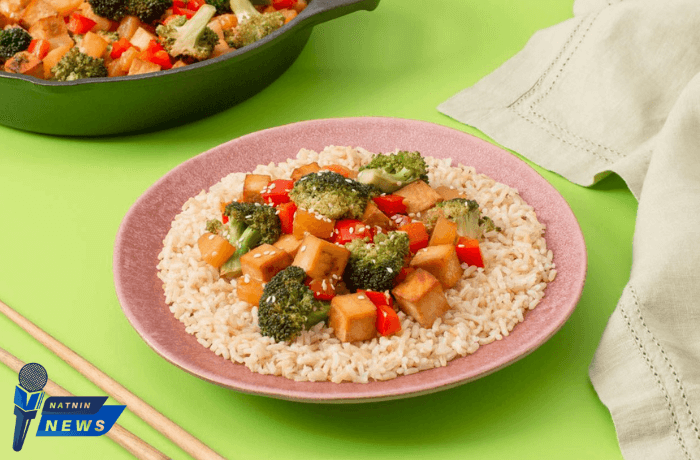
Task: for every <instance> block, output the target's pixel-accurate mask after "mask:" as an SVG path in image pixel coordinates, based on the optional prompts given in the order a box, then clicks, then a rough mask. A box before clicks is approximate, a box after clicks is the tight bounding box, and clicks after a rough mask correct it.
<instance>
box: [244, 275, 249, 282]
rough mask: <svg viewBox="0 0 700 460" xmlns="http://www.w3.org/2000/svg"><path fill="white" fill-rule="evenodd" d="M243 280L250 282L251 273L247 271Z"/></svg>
mask: <svg viewBox="0 0 700 460" xmlns="http://www.w3.org/2000/svg"><path fill="white" fill-rule="evenodd" d="M243 281H244V282H246V283H250V275H249V274H247V273H246V274H245V276H244V277H243Z"/></svg>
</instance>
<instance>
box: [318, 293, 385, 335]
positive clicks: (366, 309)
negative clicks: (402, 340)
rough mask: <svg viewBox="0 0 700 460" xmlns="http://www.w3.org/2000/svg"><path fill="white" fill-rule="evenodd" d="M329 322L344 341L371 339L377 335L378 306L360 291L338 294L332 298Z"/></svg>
mask: <svg viewBox="0 0 700 460" xmlns="http://www.w3.org/2000/svg"><path fill="white" fill-rule="evenodd" d="M328 323H329V325H330V327H332V328H333V332H335V335H336V337H338V338H339V339H340V340H341V341H342V342H355V341H359V340H369V339H371V338H373V337H375V336H376V335H377V327H376V323H377V307H376V306H375V305H374V303H372V301H371V300H369V299H368V298H367V296H365V295H362V294H359V293H358V294H348V295H337V296H335V297H333V300H331V311H330V313H329V321H328Z"/></svg>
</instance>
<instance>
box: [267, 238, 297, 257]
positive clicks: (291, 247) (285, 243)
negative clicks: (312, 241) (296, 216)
mask: <svg viewBox="0 0 700 460" xmlns="http://www.w3.org/2000/svg"><path fill="white" fill-rule="evenodd" d="M273 246H274V247H276V248H280V249H281V250H283V251H287V253H288V254H289V255H290V256H292V257H294V256H296V255H297V251H298V250H299V247H300V246H301V240H298V239H296V238H295V237H294V235H290V234H284V235H282V236H280V239H279V240H277V241H276V242H275V244H273Z"/></svg>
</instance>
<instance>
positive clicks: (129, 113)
mask: <svg viewBox="0 0 700 460" xmlns="http://www.w3.org/2000/svg"><path fill="white" fill-rule="evenodd" d="M378 4H379V0H312V1H310V2H309V6H308V7H306V8H305V9H304V10H303V11H302V12H301V13H300V14H299V15H298V16H297V17H296V18H294V20H292V21H291V22H290V23H289V24H286V25H285V26H284V27H282V28H281V29H279V30H277V31H276V32H274V33H272V34H270V35H268V36H267V37H265V38H264V39H262V40H260V41H258V42H256V43H254V44H252V45H249V46H246V47H245V48H241V49H239V50H236V51H233V52H231V53H227V54H225V55H223V56H219V57H217V58H214V59H209V60H206V61H203V62H200V63H197V64H192V65H189V66H186V67H181V68H179V69H175V70H168V71H161V72H154V73H149V74H143V75H133V76H125V77H112V78H94V79H89V80H77V81H71V82H55V81H48V80H40V79H37V78H34V77H29V76H25V75H19V74H12V73H6V72H0V124H3V125H7V126H11V127H13V128H19V129H22V130H26V131H34V132H39V133H45V134H60V135H71V136H97V135H105V134H117V133H124V132H129V131H141V130H145V129H148V128H152V127H154V126H158V125H172V124H174V123H178V122H185V121H192V120H195V119H197V118H201V117H204V116H207V115H211V114H213V113H215V112H217V111H220V110H223V109H225V108H227V107H230V106H232V105H234V104H237V103H239V102H241V101H243V100H244V99H247V98H248V97H250V96H252V95H253V94H255V93H257V92H259V91H260V90H262V89H263V88H265V87H266V86H267V85H269V84H270V83H272V82H273V81H274V80H275V79H276V78H277V77H279V76H280V75H281V74H282V73H283V72H284V71H285V70H287V68H288V67H289V66H290V65H291V64H292V63H293V62H294V60H295V59H296V58H297V57H298V56H299V54H300V53H301V50H302V49H303V48H304V45H306V42H307V41H308V40H309V36H310V35H311V30H312V28H313V26H314V25H316V24H320V23H322V22H325V21H329V20H331V19H335V18H337V17H340V16H343V15H345V14H348V13H352V12H354V11H357V10H361V9H364V10H367V11H371V10H373V9H375V8H376V7H377V5H378Z"/></svg>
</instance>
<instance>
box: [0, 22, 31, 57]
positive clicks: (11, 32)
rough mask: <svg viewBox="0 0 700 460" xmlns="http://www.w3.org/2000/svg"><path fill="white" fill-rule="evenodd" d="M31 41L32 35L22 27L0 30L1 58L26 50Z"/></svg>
mask: <svg viewBox="0 0 700 460" xmlns="http://www.w3.org/2000/svg"><path fill="white" fill-rule="evenodd" d="M31 42H32V36H31V35H29V32H27V31H26V30H24V29H23V28H21V27H12V28H10V29H5V30H0V60H3V59H6V58H11V57H12V56H14V55H15V54H17V53H19V52H20V51H24V50H26V49H27V48H29V44H30V43H31Z"/></svg>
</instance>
